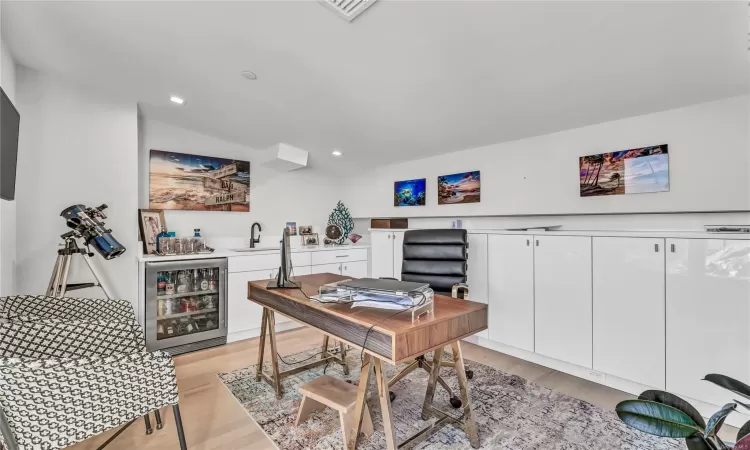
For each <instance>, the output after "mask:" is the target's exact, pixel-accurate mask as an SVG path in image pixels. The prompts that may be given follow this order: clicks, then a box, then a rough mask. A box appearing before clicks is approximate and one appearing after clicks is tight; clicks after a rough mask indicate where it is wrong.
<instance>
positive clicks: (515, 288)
mask: <svg viewBox="0 0 750 450" xmlns="http://www.w3.org/2000/svg"><path fill="white" fill-rule="evenodd" d="M532 240H533V236H523V235H518V236H513V235H490V236H489V237H488V238H487V247H488V250H487V280H488V281H487V284H488V290H489V324H490V325H489V339H490V340H492V341H495V342H499V343H501V344H506V345H510V346H512V347H517V348H520V349H523V350H527V351H530V352H533V351H534V247H533V246H532ZM471 270H472V267H471V265H469V277H470V279H471V276H472V275H471ZM469 288H470V289H473V286H472V284H471V283H469Z"/></svg>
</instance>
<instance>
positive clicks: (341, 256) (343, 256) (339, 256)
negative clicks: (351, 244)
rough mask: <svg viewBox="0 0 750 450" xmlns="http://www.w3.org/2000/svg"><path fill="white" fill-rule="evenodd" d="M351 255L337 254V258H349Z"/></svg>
mask: <svg viewBox="0 0 750 450" xmlns="http://www.w3.org/2000/svg"><path fill="white" fill-rule="evenodd" d="M348 257H349V255H336V258H348Z"/></svg>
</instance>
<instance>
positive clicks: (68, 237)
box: [47, 233, 112, 300]
mask: <svg viewBox="0 0 750 450" xmlns="http://www.w3.org/2000/svg"><path fill="white" fill-rule="evenodd" d="M62 238H63V239H64V240H65V245H64V247H62V248H60V249H59V250H57V261H55V268H54V269H53V270H52V277H51V278H50V280H49V285H48V287H47V295H48V296H50V297H65V292H67V291H73V290H76V289H85V288H90V287H100V288H102V291H104V295H106V296H107V298H108V299H110V300H111V299H112V294H110V292H111V291H110V290H109V289H108V288H107V286H106V285H105V284H104V283H103V282H102V279H101V277H100V276H99V272H98V271H97V270H96V267H94V265H93V264H92V263H91V257H92V256H94V254H93V253H91V252H89V251H88V249H87V248H86V249H84V248H81V247H79V246H78V242H76V238H75V237H74V236H73V235H72V233H67V234H64V235H62ZM74 255H81V256H83V260H84V261H86V265H87V266H88V267H89V270H91V273H92V274H93V275H94V279H95V280H96V282H94V283H68V272H70V263H71V261H72V260H73V256H74Z"/></svg>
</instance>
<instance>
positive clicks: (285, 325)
mask: <svg viewBox="0 0 750 450" xmlns="http://www.w3.org/2000/svg"><path fill="white" fill-rule="evenodd" d="M303 326H304V325H303V324H301V323H299V322H295V321H293V320H288V321H284V322H281V323H277V324H276V332H277V333H280V332H282V331H289V330H294V329H295V328H302V327H303ZM258 336H260V327H258V328H251V329H249V330H244V331H238V332H236V333H229V334H228V335H227V344H231V343H232V342H237V341H244V340H245V339H253V338H257V337H258Z"/></svg>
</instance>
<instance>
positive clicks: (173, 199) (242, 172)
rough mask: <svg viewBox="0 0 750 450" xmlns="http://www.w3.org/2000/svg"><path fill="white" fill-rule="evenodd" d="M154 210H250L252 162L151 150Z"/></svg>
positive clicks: (151, 185) (150, 194)
mask: <svg viewBox="0 0 750 450" xmlns="http://www.w3.org/2000/svg"><path fill="white" fill-rule="evenodd" d="M149 203H150V207H151V208H159V209H183V210H192V211H250V162H249V161H237V160H235V159H226V158H217V157H214V156H198V155H188V154H185V153H175V152H165V151H161V150H151V160H150V184H149Z"/></svg>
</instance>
